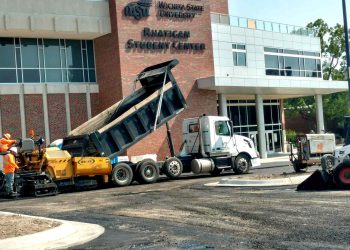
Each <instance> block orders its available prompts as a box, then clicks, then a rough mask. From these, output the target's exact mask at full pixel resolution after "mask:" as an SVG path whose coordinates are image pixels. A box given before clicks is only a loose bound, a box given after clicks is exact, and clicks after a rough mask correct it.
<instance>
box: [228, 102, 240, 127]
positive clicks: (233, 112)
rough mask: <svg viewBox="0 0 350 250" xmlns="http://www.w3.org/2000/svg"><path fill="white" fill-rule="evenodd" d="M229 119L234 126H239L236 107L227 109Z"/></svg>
mask: <svg viewBox="0 0 350 250" xmlns="http://www.w3.org/2000/svg"><path fill="white" fill-rule="evenodd" d="M229 111H230V118H231V120H232V121H233V125H234V126H239V124H240V122H239V110H238V107H237V106H233V107H232V106H231V107H229Z"/></svg>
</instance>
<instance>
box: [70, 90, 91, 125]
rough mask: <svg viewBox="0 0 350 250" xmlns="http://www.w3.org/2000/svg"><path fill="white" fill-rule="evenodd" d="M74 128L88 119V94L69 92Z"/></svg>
mask: <svg viewBox="0 0 350 250" xmlns="http://www.w3.org/2000/svg"><path fill="white" fill-rule="evenodd" d="M69 102H70V119H71V125H72V130H73V129H75V128H76V127H78V126H79V125H81V124H82V123H84V122H86V121H87V106H86V94H69Z"/></svg>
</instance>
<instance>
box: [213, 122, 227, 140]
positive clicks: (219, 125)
mask: <svg viewBox="0 0 350 250" xmlns="http://www.w3.org/2000/svg"><path fill="white" fill-rule="evenodd" d="M215 132H216V135H223V136H230V129H229V126H228V124H227V121H216V122H215Z"/></svg>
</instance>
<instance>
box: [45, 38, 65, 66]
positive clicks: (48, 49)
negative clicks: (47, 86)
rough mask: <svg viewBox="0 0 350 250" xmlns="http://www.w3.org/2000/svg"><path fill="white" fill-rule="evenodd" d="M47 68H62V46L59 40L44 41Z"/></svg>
mask: <svg viewBox="0 0 350 250" xmlns="http://www.w3.org/2000/svg"><path fill="white" fill-rule="evenodd" d="M44 50H45V66H46V68H61V57H60V44H59V40H58V39H44Z"/></svg>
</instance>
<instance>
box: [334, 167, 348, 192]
mask: <svg viewBox="0 0 350 250" xmlns="http://www.w3.org/2000/svg"><path fill="white" fill-rule="evenodd" d="M333 181H334V183H335V185H336V186H337V187H338V188H341V189H350V161H345V162H343V163H340V164H339V165H338V166H337V167H336V168H335V170H334V176H333Z"/></svg>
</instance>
